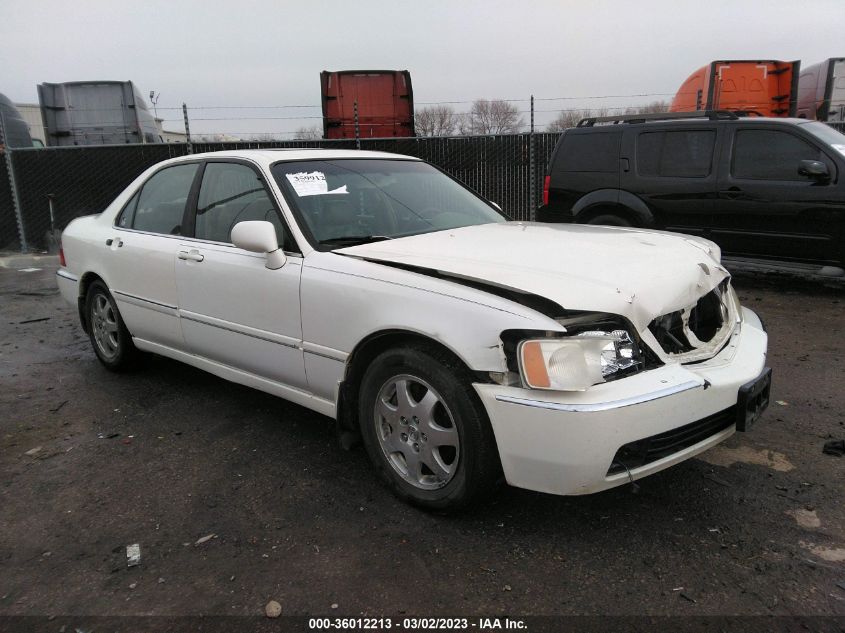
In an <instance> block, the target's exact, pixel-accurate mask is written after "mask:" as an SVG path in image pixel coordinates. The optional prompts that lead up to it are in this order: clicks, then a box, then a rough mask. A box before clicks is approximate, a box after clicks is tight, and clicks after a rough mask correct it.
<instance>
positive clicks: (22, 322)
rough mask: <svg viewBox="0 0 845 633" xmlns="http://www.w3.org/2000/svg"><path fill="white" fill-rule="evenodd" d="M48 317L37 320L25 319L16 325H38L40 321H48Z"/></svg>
mask: <svg viewBox="0 0 845 633" xmlns="http://www.w3.org/2000/svg"><path fill="white" fill-rule="evenodd" d="M49 320H50V317H40V318H38V319H27V320H26V321H18V325H24V324H26V323H40V322H41V321H49Z"/></svg>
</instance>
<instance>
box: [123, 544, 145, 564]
mask: <svg viewBox="0 0 845 633" xmlns="http://www.w3.org/2000/svg"><path fill="white" fill-rule="evenodd" d="M140 564H141V546H140V545H139V544H138V543H133V544H132V545H127V546H126V566H127V567H134V566H135V565H140Z"/></svg>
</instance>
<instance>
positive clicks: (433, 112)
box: [414, 105, 458, 136]
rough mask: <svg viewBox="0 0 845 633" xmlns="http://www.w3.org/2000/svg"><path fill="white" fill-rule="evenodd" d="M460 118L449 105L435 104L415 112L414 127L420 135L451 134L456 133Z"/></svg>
mask: <svg viewBox="0 0 845 633" xmlns="http://www.w3.org/2000/svg"><path fill="white" fill-rule="evenodd" d="M457 123H458V120H457V116H456V115H455V110H454V108H452V106H449V105H433V106H429V107H427V108H421V109H419V110H417V111H415V112H414V127H415V128H416V132H417V135H418V136H449V135H450V134H454V133H455V126H456V125H457Z"/></svg>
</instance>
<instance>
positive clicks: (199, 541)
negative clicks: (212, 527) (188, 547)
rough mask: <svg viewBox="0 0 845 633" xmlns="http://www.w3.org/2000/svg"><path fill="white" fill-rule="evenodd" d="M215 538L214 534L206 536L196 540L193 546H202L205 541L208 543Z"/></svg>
mask: <svg viewBox="0 0 845 633" xmlns="http://www.w3.org/2000/svg"><path fill="white" fill-rule="evenodd" d="M216 537H217V535H216V534H207V535H206V536H203V537H202V538H198V539H197V542H196V543H194V545H195V546H196V545H202V544H203V543H205V542H206V541H210V540H211V539H213V538H216Z"/></svg>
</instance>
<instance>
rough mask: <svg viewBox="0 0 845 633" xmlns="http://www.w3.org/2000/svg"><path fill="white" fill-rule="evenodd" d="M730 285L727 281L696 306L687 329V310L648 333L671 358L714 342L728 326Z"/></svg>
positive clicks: (653, 324) (663, 320) (657, 321)
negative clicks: (725, 295) (688, 333)
mask: <svg viewBox="0 0 845 633" xmlns="http://www.w3.org/2000/svg"><path fill="white" fill-rule="evenodd" d="M727 284H728V281H727V280H725V281H724V282H722V283H721V284H720V285H719V287H717V288H714V289H713V290H711V291H710V292H708V293H707V294H706V295H704V296H703V297H701V298H700V299H699V300H698V301H697V302H696V304H695V305H694V306H693V307H692V309H690V310H689V314H688V316H687V324H686V327H684V312H686V309H684V310H676V311H675V312H670V313H669V314H664V315H662V316H659V317H657V318H656V319H654V320H653V321H652V322H651V323H649V326H648V329H649V330H650V331H651V333H652V334H653V335H654V338H656V339H657V342H658V343H659V344H660V347H661V348H662V349H663V351H665V352H666V353H667V354H683V353H685V352H691V351H693V350H695V349H696V347H697V346H700V343H708V342H710V341H712V340H713V337H714V336H716V334H717V333H718V332H719V330H720V329H721V328H722V325H723V323H724V319H725V314H726V309H725V305H724V303H723V300H722V298H723V296H724V293H725V292H726V291H727ZM687 332H691V333H692V335H693V336H692V338H693V340H695V339H698V341H696V342H695V344H694V343H693V342H691V341H690V339H689V337H688V336H687Z"/></svg>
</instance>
